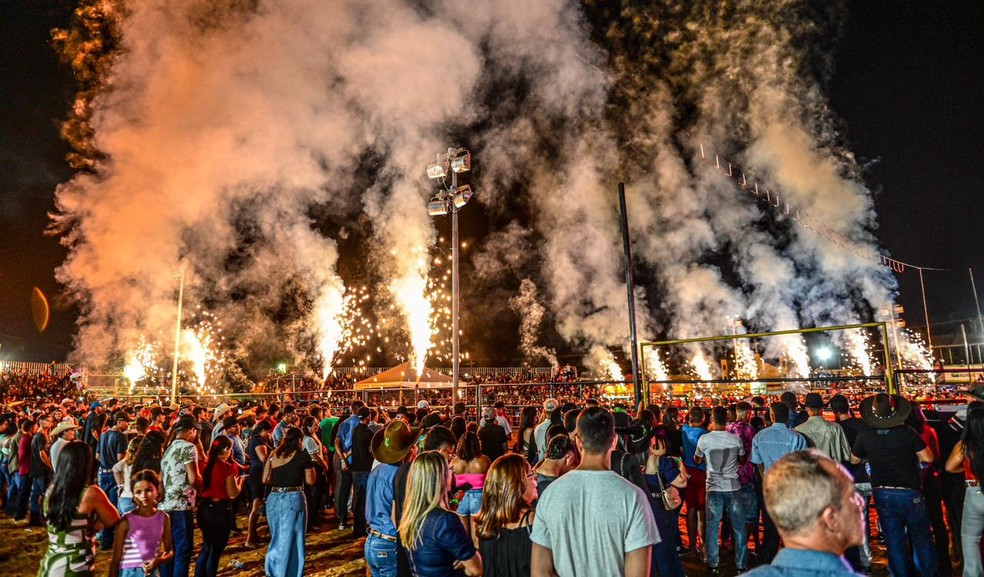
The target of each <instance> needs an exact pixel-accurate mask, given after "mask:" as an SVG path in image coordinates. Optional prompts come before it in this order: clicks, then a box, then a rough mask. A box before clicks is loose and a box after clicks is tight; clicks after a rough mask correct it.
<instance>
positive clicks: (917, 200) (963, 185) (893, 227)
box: [0, 0, 984, 361]
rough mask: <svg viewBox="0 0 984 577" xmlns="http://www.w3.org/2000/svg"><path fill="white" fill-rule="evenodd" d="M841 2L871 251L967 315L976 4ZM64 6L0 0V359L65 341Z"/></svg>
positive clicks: (839, 102)
mask: <svg viewBox="0 0 984 577" xmlns="http://www.w3.org/2000/svg"><path fill="white" fill-rule="evenodd" d="M849 6H850V15H849V18H848V21H847V23H846V28H845V30H844V35H843V38H842V39H841V41H840V43H839V45H838V48H837V51H836V53H835V54H834V58H835V67H836V69H835V73H834V77H833V78H832V79H831V81H830V83H829V85H828V86H827V89H828V96H829V98H830V103H831V106H832V108H833V110H834V111H835V113H836V114H837V115H838V116H839V119H840V125H841V127H842V131H843V136H844V137H845V139H846V143H847V144H848V146H849V148H850V149H851V150H853V151H854V153H855V154H856V156H857V158H858V159H859V162H860V163H861V164H863V165H865V166H867V170H866V173H865V182H866V184H867V185H868V186H869V187H870V188H871V189H872V190H873V191H875V203H876V208H877V213H878V221H879V225H880V228H879V230H878V231H877V236H878V238H879V240H880V241H881V245H882V247H883V249H884V250H885V251H886V252H887V253H888V254H890V255H891V256H892V257H894V258H896V259H899V260H901V261H904V262H907V263H911V264H914V265H918V266H923V267H932V268H942V269H949V270H948V271H945V272H937V271H926V272H925V281H926V292H927V299H928V302H929V310H930V316H931V319H932V321H933V329H934V331H933V332H934V335H935V334H937V332H940V333H942V332H944V331H947V330H952V329H953V328H954V327H956V326H957V325H956V324H954V323H950V324H947V323H946V322H947V321H956V320H960V319H968V318H976V314H977V310H976V308H975V306H974V300H973V294H972V292H971V284H970V278H969V275H968V270H967V269H968V268H973V269H974V272H975V275H976V279H977V285H978V291H979V293H981V294H982V295H984V257H982V255H981V253H980V251H979V247H980V246H982V240H984V238H982V232H981V222H982V218H984V205H982V203H981V198H982V190H981V189H982V186H981V176H982V175H984V174H982V171H981V168H980V166H981V164H980V163H981V158H984V137H982V136H981V135H982V134H984V110H982V105H984V3H982V2H979V1H976V0H974V1H965V2H945V3H931V4H930V3H914V2H873V1H859V2H851V3H850V4H849ZM71 10H72V3H71V2H52V1H41V0H13V1H9V2H3V3H2V4H0V38H2V40H0V48H2V50H0V359H11V360H36V361H49V360H52V359H58V360H60V359H63V358H64V357H65V355H66V354H67V353H68V351H69V349H70V347H71V339H72V330H73V326H74V323H75V319H76V316H77V312H76V311H75V309H73V308H72V307H71V306H68V305H66V304H65V303H63V302H59V300H60V299H59V297H58V295H59V291H60V289H59V286H58V284H57V283H56V282H55V279H54V269H55V267H56V266H58V264H60V263H61V261H62V260H63V259H64V257H65V251H64V250H63V249H62V248H61V247H60V246H59V244H58V240H57V239H55V238H50V237H47V236H45V234H44V230H45V227H46V226H47V223H48V219H47V213H48V211H51V210H53V208H54V205H53V191H54V189H55V186H56V185H57V184H58V183H60V182H64V181H65V180H67V179H68V178H69V177H70V176H71V171H70V169H69V168H68V166H67V164H66V163H65V161H64V157H65V154H66V153H67V152H68V147H67V146H66V145H65V144H64V143H63V142H62V141H61V139H60V137H59V122H60V120H61V119H62V118H64V117H65V116H66V111H67V109H68V106H69V105H70V103H71V101H72V97H73V94H74V91H75V86H74V83H73V80H72V78H71V76H70V74H69V73H68V70H67V68H66V67H64V66H62V65H61V64H60V63H59V62H58V58H57V55H56V53H55V52H54V50H53V49H52V48H51V46H50V37H51V36H50V31H51V29H52V28H54V27H63V26H67V25H68V23H69V18H70V16H71ZM898 278H899V279H900V297H899V298H900V302H901V304H903V305H904V306H905V309H906V312H905V315H904V316H905V318H906V319H907V321H908V323H909V326H910V327H917V326H920V325H923V324H924V318H923V312H922V301H921V296H920V289H919V277H918V272H917V271H916V270H914V269H906V271H905V272H904V273H903V274H902V275H899V276H898ZM35 286H37V287H39V288H40V289H41V290H42V291H44V292H45V294H47V295H48V296H49V298H50V299H51V301H52V315H51V323H50V325H49V327H48V329H47V330H46V331H45V332H44V333H43V334H40V333H39V332H38V331H37V329H36V328H35V327H34V323H33V320H32V316H31V307H30V296H31V290H32V287H35ZM968 328H970V326H969V325H968ZM957 331H959V329H957ZM940 340H942V339H940Z"/></svg>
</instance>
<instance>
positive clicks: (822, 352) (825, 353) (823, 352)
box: [817, 347, 833, 361]
mask: <svg viewBox="0 0 984 577" xmlns="http://www.w3.org/2000/svg"><path fill="white" fill-rule="evenodd" d="M831 355H833V351H831V350H830V349H828V348H827V347H820V348H819V349H817V357H818V358H819V359H820V360H821V361H826V360H827V359H829V358H830V357H831Z"/></svg>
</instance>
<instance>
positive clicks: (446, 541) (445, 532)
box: [398, 451, 482, 577]
mask: <svg viewBox="0 0 984 577" xmlns="http://www.w3.org/2000/svg"><path fill="white" fill-rule="evenodd" d="M450 488H451V469H449V468H448V461H447V459H445V458H444V455H442V454H441V453H439V452H437V451H425V452H423V453H420V454H419V455H417V458H416V459H414V461H413V464H412V465H411V466H410V473H409V476H408V477H407V496H406V499H405V500H404V504H403V518H402V520H401V521H400V527H399V529H398V532H399V534H400V542H401V544H402V545H403V547H404V548H405V549H406V550H407V554H408V556H409V559H410V568H411V572H412V573H413V574H414V575H416V576H418V577H423V576H426V577H453V576H454V575H455V571H456V570H457V569H464V571H465V575H468V576H470V577H471V576H477V575H481V574H482V557H481V555H479V554H478V552H477V551H476V550H475V546H474V545H473V544H472V540H471V538H469V536H468V533H466V532H465V528H464V526H462V524H461V521H460V520H459V519H458V516H457V515H456V514H454V513H452V512H451V510H450V508H449V507H448V491H449V490H450Z"/></svg>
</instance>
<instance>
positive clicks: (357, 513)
mask: <svg viewBox="0 0 984 577" xmlns="http://www.w3.org/2000/svg"><path fill="white" fill-rule="evenodd" d="M369 415H370V411H369V407H362V408H361V409H359V423H358V424H357V425H356V426H355V427H354V428H353V429H352V449H351V451H350V457H351V460H350V461H349V469H350V470H351V473H352V489H353V494H352V502H353V503H354V505H353V506H354V517H355V518H354V520H353V523H352V534H353V535H354V536H355V537H361V536H362V535H365V534H366V481H367V480H368V478H369V471H371V470H372V459H373V457H372V437H373V432H372V429H371V428H369Z"/></svg>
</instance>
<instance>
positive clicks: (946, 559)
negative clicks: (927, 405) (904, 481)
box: [905, 404, 953, 577]
mask: <svg viewBox="0 0 984 577" xmlns="http://www.w3.org/2000/svg"><path fill="white" fill-rule="evenodd" d="M905 424H906V425H908V426H910V427H912V430H913V431H915V432H916V434H918V435H919V438H921V439H922V440H923V442H924V443H926V447H928V448H929V450H930V452H931V453H932V454H933V462H932V463H920V464H919V466H920V474H921V477H922V492H923V495H924V496H925V497H926V508H927V510H928V511H929V521H930V524H931V525H932V527H933V542H934V543H935V544H936V558H937V560H938V561H939V565H940V575H941V576H942V577H950V575H952V574H953V561H952V560H951V559H950V535H949V531H948V529H947V527H946V521H944V520H943V486H942V485H941V484H940V471H941V470H942V465H943V455H942V454H941V452H940V439H939V436H938V435H937V434H936V430H935V429H934V428H933V427H931V426H929V423H927V422H926V415H925V413H923V410H922V407H920V406H919V405H916V404H913V405H912V410H911V411H909V416H908V417H907V418H906V420H905Z"/></svg>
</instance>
